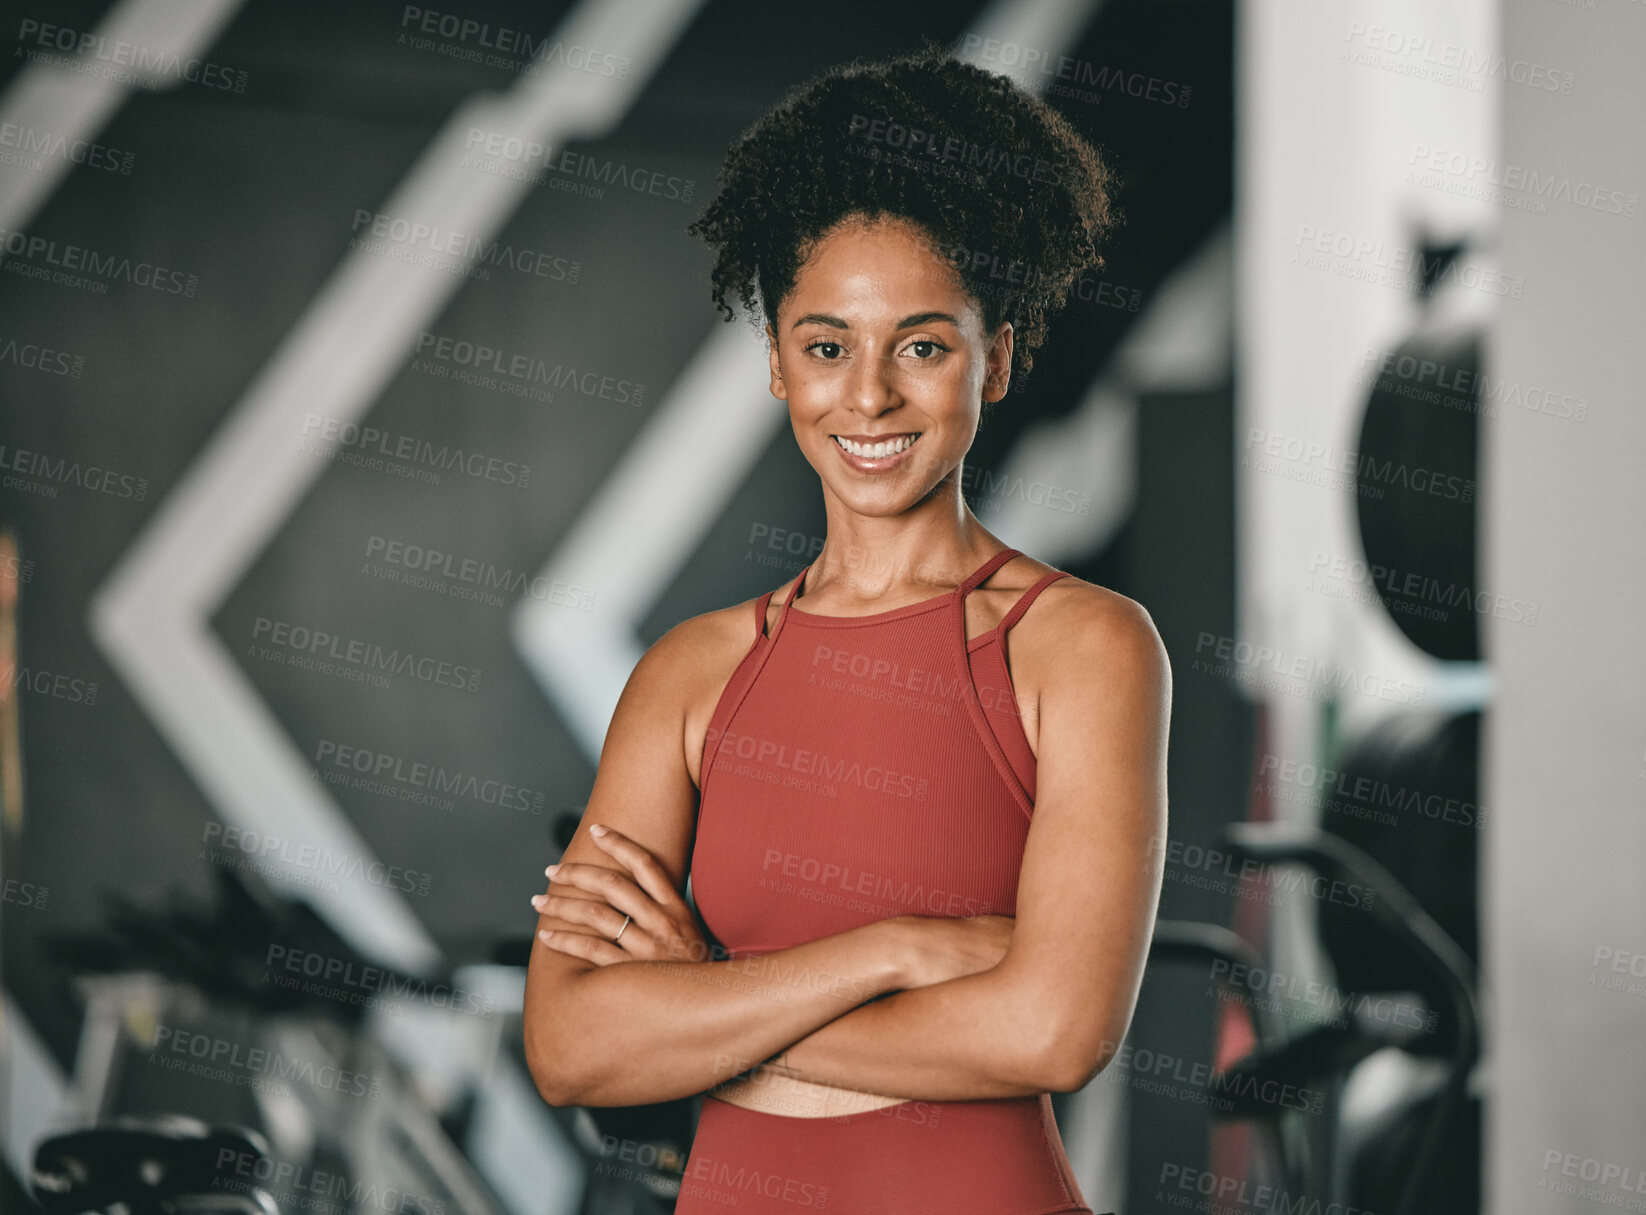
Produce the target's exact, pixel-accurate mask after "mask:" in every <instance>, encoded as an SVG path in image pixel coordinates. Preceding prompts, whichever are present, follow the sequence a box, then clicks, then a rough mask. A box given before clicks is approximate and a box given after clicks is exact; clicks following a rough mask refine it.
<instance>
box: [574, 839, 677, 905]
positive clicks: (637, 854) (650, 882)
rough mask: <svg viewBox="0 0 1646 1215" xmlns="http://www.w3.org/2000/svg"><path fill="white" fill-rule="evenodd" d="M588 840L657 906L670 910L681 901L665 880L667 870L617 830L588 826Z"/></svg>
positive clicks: (667, 879) (667, 874) (672, 886)
mask: <svg viewBox="0 0 1646 1215" xmlns="http://www.w3.org/2000/svg"><path fill="white" fill-rule="evenodd" d="M589 838H590V839H592V840H594V842H595V843H596V844H598V845H599V846H600V847H601V848H603V849H605V851H606V852H607V854H608V855H610V856H611V857H612V858H613V859H614V860H616V861H618V862H620V863H621V864H622V865H623V867H624V868H626V869H627V870H628V871H629V872H630V873H632V874H634V878H635V881H636V882H638V883H639V885H640V888H641V889H642V890H644V891H645V892H646V893H647V894H649V895H651V896H652V898H654V899H656V900H657V902H658V903H660V904H662V905H663V906H665V907H670V906H673V905H675V904H677V903H681V902H683V901H684V900H683V899H681V897H680V892H679V891H678V890H676V889H675V888H674V881H673V879H671V878H670V877H669V872H668V870H666V869H664V868H663V866H662V865H661V864H660V863H659V862H658V860H657V858H656V857H655V856H653V855H652V854H651V853H650V852H648V851H647V850H646V849H644V848H642V847H641V846H640V845H639V844H637V843H635V842H634V841H633V840H632V839H630V838H629V837H628V836H626V835H624V834H623V833H622V832H621V831H618V830H617V829H615V828H613V827H607V826H605V825H604V824H602V823H594V824H592V825H591V826H590V827H589Z"/></svg>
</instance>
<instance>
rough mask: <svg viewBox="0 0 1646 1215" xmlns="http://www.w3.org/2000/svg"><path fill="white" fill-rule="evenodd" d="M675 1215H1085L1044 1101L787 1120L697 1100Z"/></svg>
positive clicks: (943, 1104)
mask: <svg viewBox="0 0 1646 1215" xmlns="http://www.w3.org/2000/svg"><path fill="white" fill-rule="evenodd" d="M674 1209H675V1215H707V1213H708V1212H711V1211H713V1212H725V1211H736V1212H738V1215H803V1213H804V1212H806V1211H808V1210H822V1211H840V1212H842V1213H843V1215H881V1213H884V1215H1058V1213H1074V1212H1078V1213H1079V1215H1092V1209H1091V1208H1090V1207H1089V1206H1087V1205H1086V1203H1085V1200H1084V1199H1083V1198H1082V1197H1081V1194H1080V1188H1079V1186H1077V1185H1076V1183H1075V1179H1074V1174H1073V1173H1072V1172H1071V1171H1070V1168H1069V1159H1068V1156H1067V1155H1066V1154H1065V1153H1064V1151H1063V1141H1062V1139H1061V1138H1059V1136H1058V1133H1057V1123H1056V1121H1055V1120H1054V1119H1053V1117H1052V1105H1051V1097H1050V1096H1049V1095H1048V1094H1041V1095H1040V1096H1038V1097H1009V1098H1002V1099H999V1100H991V1101H903V1102H900V1103H898V1104H897V1105H888V1106H883V1107H881V1108H879V1109H871V1110H863V1111H861V1112H859V1113H856V1114H847V1115H845V1116H844V1117H840V1118H791V1117H787V1116H785V1115H781V1114H767V1113H762V1112H759V1111H756V1110H746V1109H744V1108H742V1107H741V1106H737V1105H731V1104H728V1103H727V1102H725V1101H721V1100H719V1099H718V1098H715V1097H705V1098H704V1099H703V1114H702V1117H701V1118H700V1119H699V1121H698V1125H697V1136H696V1138H695V1139H694V1140H693V1142H692V1150H691V1155H690V1156H689V1157H688V1158H687V1160H686V1171H685V1176H684V1177H683V1178H682V1181H681V1186H680V1200H679V1202H677V1203H676V1204H675V1208H674Z"/></svg>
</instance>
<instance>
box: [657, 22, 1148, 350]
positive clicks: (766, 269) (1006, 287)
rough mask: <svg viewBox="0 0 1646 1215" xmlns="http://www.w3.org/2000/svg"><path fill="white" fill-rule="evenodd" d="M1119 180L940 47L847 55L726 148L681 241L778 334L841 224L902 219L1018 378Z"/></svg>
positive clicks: (726, 291) (1110, 216) (729, 314)
mask: <svg viewBox="0 0 1646 1215" xmlns="http://www.w3.org/2000/svg"><path fill="white" fill-rule="evenodd" d="M1112 189H1113V185H1112V176H1111V171H1110V169H1109V167H1108V166H1106V165H1105V164H1104V163H1103V161H1102V160H1100V159H1099V157H1098V153H1097V150H1096V149H1095V148H1093V146H1092V145H1091V144H1090V143H1088V142H1087V141H1086V139H1085V138H1084V137H1082V136H1081V135H1080V134H1079V132H1077V131H1076V130H1075V129H1074V127H1073V126H1071V125H1070V124H1069V122H1068V120H1067V119H1065V118H1064V117H1063V116H1062V115H1061V114H1059V113H1057V111H1055V110H1053V109H1052V108H1051V107H1050V106H1048V105H1046V103H1045V102H1043V101H1041V100H1039V99H1038V98H1036V97H1033V96H1031V95H1030V94H1028V93H1026V92H1024V91H1023V89H1021V88H1019V87H1018V86H1017V85H1016V84H1015V83H1013V82H1012V81H1011V80H1009V79H1007V78H1006V77H1004V76H999V75H996V74H994V73H992V72H988V71H985V70H983V69H982V68H979V67H975V66H973V65H971V64H968V63H963V62H961V61H960V60H957V59H955V58H953V57H952V56H951V55H950V54H949V53H948V52H947V51H945V50H943V49H942V48H940V47H936V46H932V45H928V46H927V47H926V48H924V49H923V50H921V51H917V52H915V53H912V54H907V55H901V56H897V57H895V58H890V59H881V60H872V61H871V60H861V59H858V60H852V61H850V62H847V63H843V64H839V65H836V66H834V67H831V68H828V69H827V70H825V71H823V72H822V73H820V74H819V75H818V76H816V77H815V78H813V79H812V80H810V81H808V82H806V83H805V84H802V85H800V86H797V87H796V88H794V89H792V90H791V91H790V92H789V93H788V94H787V95H786V96H785V97H784V98H783V100H782V101H781V102H779V104H778V105H777V106H776V107H775V108H774V109H773V110H771V111H770V112H769V113H768V114H766V115H765V116H764V117H763V118H761V119H760V120H759V121H758V122H756V123H755V124H754V126H752V127H751V128H750V129H749V130H748V131H746V132H745V133H744V134H743V135H742V136H741V137H740V138H739V139H738V140H737V142H736V143H735V144H734V145H733V146H732V148H731V151H730V152H729V153H728V155H727V157H726V163H725V165H724V167H723V168H722V170H721V173H720V191H719V193H718V194H717V195H716V196H715V198H714V199H713V201H711V202H710V203H709V205H708V207H707V208H706V209H705V210H704V212H703V215H702V216H701V217H700V218H699V219H698V220H697V221H696V222H695V223H693V224H692V225H691V226H690V227H689V228H687V232H688V233H690V234H691V235H694V236H701V237H702V238H703V239H704V240H705V241H707V242H708V244H709V245H710V246H711V247H713V248H714V249H715V250H716V251H717V252H718V258H717V260H716V262H715V266H714V271H713V275H712V279H713V296H714V302H715V305H716V307H717V308H718V309H719V310H720V311H721V312H722V313H723V314H724V316H725V319H726V320H728V321H729V320H731V319H733V317H734V315H735V313H734V311H733V309H732V307H731V306H730V305H729V304H728V303H727V298H728V296H731V295H733V294H735V295H736V296H737V298H738V301H739V302H740V303H741V305H742V307H743V308H744V310H745V311H746V312H748V313H749V314H750V315H751V317H755V318H758V313H757V312H756V306H757V304H758V306H759V309H760V310H761V311H763V312H764V315H765V320H766V321H767V322H768V323H769V324H770V325H771V326H772V328H773V329H774V330H775V329H776V328H777V311H778V307H779V306H780V305H781V303H782V301H783V300H784V298H785V297H786V296H787V295H788V293H789V292H790V291H791V290H792V289H793V286H794V282H795V278H796V275H797V274H798V273H799V271H800V269H801V267H802V266H803V265H804V264H805V261H806V258H807V256H808V254H809V252H810V251H811V249H812V248H813V246H814V245H815V243H816V242H817V240H818V239H819V238H820V237H821V236H823V235H824V234H825V233H827V232H828V231H829V230H830V229H831V228H833V227H834V226H835V225H836V224H838V223H839V222H841V221H842V220H845V219H848V218H863V219H885V218H895V219H901V220H904V221H907V222H910V223H912V224H914V225H915V226H916V227H917V229H918V230H919V231H920V232H921V233H922V241H923V242H924V241H926V240H929V241H930V242H931V247H932V251H933V252H934V253H936V254H937V255H938V256H940V257H941V258H942V259H943V260H944V261H946V262H948V263H949V264H950V265H951V266H953V268H954V270H955V271H956V273H957V274H958V276H959V279H960V282H961V285H962V286H963V287H964V288H965V290H966V291H967V292H968V293H969V294H970V295H971V296H972V297H973V298H974V299H975V300H976V301H977V304H978V306H979V309H980V311H981V313H982V315H983V321H984V326H985V331H986V332H989V333H992V332H993V331H994V330H995V329H996V328H997V327H998V326H999V325H1000V323H1001V322H1002V321H1010V322H1011V325H1012V329H1013V333H1014V360H1015V361H1017V362H1018V363H1019V365H1020V367H1021V369H1022V370H1023V371H1025V372H1027V371H1028V370H1030V369H1031V368H1032V367H1033V365H1034V358H1033V351H1034V350H1035V349H1036V348H1037V347H1039V346H1041V345H1042V344H1043V343H1044V342H1045V340H1046V330H1047V323H1048V321H1049V318H1050V317H1051V315H1052V314H1054V313H1055V312H1056V311H1057V310H1058V309H1059V308H1061V307H1062V306H1063V304H1064V302H1065V301H1066V299H1067V298H1068V294H1069V291H1070V289H1071V288H1072V287H1073V286H1074V284H1075V283H1076V282H1077V281H1078V280H1079V279H1080V276H1081V275H1082V274H1084V273H1085V272H1087V271H1088V270H1092V269H1095V268H1098V267H1100V266H1102V265H1103V257H1102V254H1101V252H1100V247H1101V245H1102V242H1103V240H1104V238H1105V237H1106V236H1107V234H1108V233H1109V231H1110V230H1111V229H1112V228H1113V227H1114V226H1115V225H1116V224H1118V223H1119V222H1120V216H1119V214H1118V212H1117V210H1116V208H1115V205H1114V202H1113V199H1112V197H1111V194H1112Z"/></svg>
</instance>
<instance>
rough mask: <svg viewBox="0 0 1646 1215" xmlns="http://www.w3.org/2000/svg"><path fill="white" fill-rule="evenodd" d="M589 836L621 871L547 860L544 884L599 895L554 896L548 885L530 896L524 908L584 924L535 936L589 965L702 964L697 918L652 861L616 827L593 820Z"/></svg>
mask: <svg viewBox="0 0 1646 1215" xmlns="http://www.w3.org/2000/svg"><path fill="white" fill-rule="evenodd" d="M589 837H590V838H591V839H593V840H594V842H595V844H597V845H598V846H599V847H600V848H601V849H602V850H603V851H604V852H605V853H606V855H608V856H610V857H611V858H612V859H613V860H614V861H616V862H617V863H618V864H619V865H621V866H622V867H623V869H624V870H625V871H626V872H618V871H616V870H612V869H607V868H606V867H605V866H603V865H581V864H575V863H572V864H564V865H550V866H549V867H548V869H546V870H544V872H545V873H547V874H548V876H549V878H550V880H551V883H558V884H560V885H561V886H575V887H577V888H578V889H579V890H586V891H588V892H589V893H590V894H595V895H598V896H599V898H598V899H581V898H576V897H568V896H566V895H558V894H555V893H554V891H553V889H552V887H551V889H550V891H549V893H548V894H539V895H534V896H533V897H532V906H533V907H535V908H536V909H537V910H538V912H540V913H543V914H548V915H552V916H555V917H557V918H558V919H562V920H570V921H571V922H572V923H574V924H583V925H586V926H587V928H588V931H587V932H572V931H569V930H567V929H561V930H559V931H556V932H548V931H542V932H539V933H538V934H537V936H538V939H539V940H541V941H542V942H543V944H545V945H547V946H548V947H549V948H550V949H557V950H559V951H560V952H561V953H567V954H570V955H572V956H573V957H575V958H583V959H584V960H585V961H589V962H593V963H594V964H595V965H596V966H610V965H612V964H613V963H614V962H706V961H708V960H709V946H708V943H707V942H706V941H705V940H704V939H703V934H702V933H701V932H700V931H699V930H698V927H697V920H696V919H695V918H694V917H693V915H692V911H691V908H690V907H688V906H686V901H685V900H684V899H683V898H682V897H681V896H680V893H679V892H678V891H676V890H675V888H674V883H673V882H671V881H670V880H669V875H668V873H667V872H666V871H665V870H664V868H663V866H662V865H660V864H658V863H657V858H656V857H654V856H652V854H651V853H649V852H647V851H646V850H645V849H644V848H642V847H641V846H640V845H639V844H637V843H635V842H634V841H633V840H631V839H630V838H629V837H628V836H626V835H624V834H623V833H622V832H621V831H614V830H612V829H611V828H610V827H603V826H600V825H599V824H598V823H597V824H595V825H594V826H591V827H590V828H589ZM624 917H628V922H627V926H625V920H624ZM613 938H616V940H615V942H614V941H613Z"/></svg>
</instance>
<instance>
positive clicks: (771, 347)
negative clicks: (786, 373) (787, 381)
mask: <svg viewBox="0 0 1646 1215" xmlns="http://www.w3.org/2000/svg"><path fill="white" fill-rule="evenodd" d="M766 357H767V359H768V360H769V361H770V363H771V369H772V382H771V391H772V395H773V396H774V397H776V398H777V399H778V400H779V401H786V400H788V399H789V390H788V389H786V388H784V387H783V368H782V365H781V364H779V362H778V361H777V334H775V333H773V332H772V327H771V326H770V325H769V324H768V325H767V326H766Z"/></svg>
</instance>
